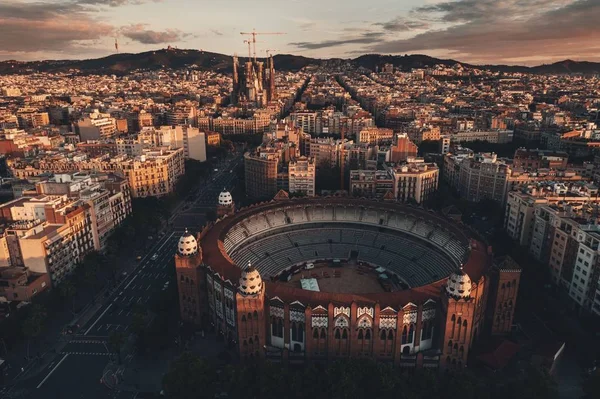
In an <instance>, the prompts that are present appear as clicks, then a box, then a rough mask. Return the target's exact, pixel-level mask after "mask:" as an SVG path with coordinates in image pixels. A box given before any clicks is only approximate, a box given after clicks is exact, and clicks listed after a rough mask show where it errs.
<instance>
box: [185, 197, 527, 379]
mask: <svg viewBox="0 0 600 399" xmlns="http://www.w3.org/2000/svg"><path fill="white" fill-rule="evenodd" d="M222 198H224V199H226V200H222ZM230 198H231V197H230V195H229V194H228V193H222V194H221V195H220V197H219V205H218V214H219V215H221V216H222V217H221V218H220V219H219V220H218V221H217V222H216V223H214V224H211V225H209V226H207V227H206V228H204V229H203V231H201V232H199V233H198V234H197V235H194V234H191V233H189V232H186V234H184V236H182V237H181V239H180V241H179V246H178V251H177V254H176V255H175V264H176V270H177V280H178V290H179V300H180V311H181V317H182V319H183V320H186V321H188V322H191V323H193V324H195V325H197V326H198V327H199V328H202V329H214V330H215V331H216V332H217V333H219V334H222V335H223V337H224V339H225V340H227V342H229V343H230V344H231V345H232V346H234V347H235V348H236V349H237V351H238V353H239V356H240V357H241V358H242V359H243V358H248V357H266V358H269V359H274V360H282V361H289V362H304V361H307V360H326V359H332V358H338V357H347V356H356V357H372V358H376V359H380V360H386V361H390V362H394V363H396V364H399V365H401V366H403V367H436V368H437V367H441V368H446V367H456V368H458V367H464V366H466V363H467V359H468V356H469V351H470V349H471V348H472V347H473V345H474V344H475V343H476V342H477V340H478V339H480V338H481V336H482V335H485V336H489V335H490V334H505V333H507V332H508V331H509V330H510V328H511V325H512V319H513V314H514V306H515V303H516V297H517V291H518V285H519V279H520V269H519V268H518V266H517V265H516V264H514V262H500V263H497V264H494V261H493V256H492V251H491V248H488V247H487V246H486V245H485V244H484V243H483V242H481V241H479V240H477V239H475V238H474V237H473V236H472V235H470V234H469V233H468V232H467V230H466V229H464V228H463V227H462V226H460V225H459V224H457V223H456V222H455V221H453V220H450V219H446V218H445V217H443V216H440V215H438V214H436V213H433V212H430V211H427V210H423V209H420V208H415V207H411V206H407V205H402V204H399V203H396V202H385V201H382V202H378V201H372V200H366V199H356V198H347V197H326V198H319V197H316V198H296V199H289V197H288V196H287V195H286V193H285V192H280V193H279V194H278V195H277V196H276V197H275V199H274V200H272V201H271V202H267V203H260V204H256V205H253V206H251V207H248V208H243V209H240V210H238V211H234V204H233V202H232V201H230Z"/></svg>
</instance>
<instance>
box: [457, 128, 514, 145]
mask: <svg viewBox="0 0 600 399" xmlns="http://www.w3.org/2000/svg"><path fill="white" fill-rule="evenodd" d="M451 140H452V142H453V143H468V142H471V141H486V142H488V143H494V144H506V143H512V141H513V131H512V130H491V131H480V130H468V131H460V132H457V133H454V134H453V135H452V136H451Z"/></svg>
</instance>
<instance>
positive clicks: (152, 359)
mask: <svg viewBox="0 0 600 399" xmlns="http://www.w3.org/2000/svg"><path fill="white" fill-rule="evenodd" d="M186 350H189V351H191V352H193V353H197V354H199V355H201V356H203V357H209V358H215V359H217V358H218V357H219V355H220V354H221V353H222V352H223V350H224V347H223V342H221V341H219V340H218V339H217V337H216V336H215V335H213V334H207V335H206V336H205V337H204V338H201V337H199V336H198V337H196V339H195V340H194V341H193V342H192V343H191V344H190V347H189V348H188V349H186ZM184 351H185V350H183V349H181V348H179V347H170V348H169V349H167V350H164V351H161V352H154V353H150V354H146V355H143V356H134V355H126V356H125V358H124V359H123V364H121V365H117V364H116V363H111V364H109V365H108V366H107V368H106V369H105V371H104V372H105V375H107V377H108V378H107V380H109V381H107V382H108V384H106V383H105V385H106V386H107V387H109V388H111V389H115V390H119V391H126V392H149V393H158V392H160V391H161V390H162V379H163V376H164V375H165V374H166V373H167V371H168V370H169V364H170V362H171V361H173V360H174V359H176V358H177V357H178V356H179V355H181V353H182V352H184ZM112 382H115V384H114V385H112V384H111V383H112Z"/></svg>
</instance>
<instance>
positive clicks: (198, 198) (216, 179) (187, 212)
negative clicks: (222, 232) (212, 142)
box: [171, 155, 244, 230]
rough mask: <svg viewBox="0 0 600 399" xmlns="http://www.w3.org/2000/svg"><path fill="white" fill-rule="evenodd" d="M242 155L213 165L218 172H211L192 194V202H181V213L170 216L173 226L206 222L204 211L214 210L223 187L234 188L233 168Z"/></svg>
mask: <svg viewBox="0 0 600 399" xmlns="http://www.w3.org/2000/svg"><path fill="white" fill-rule="evenodd" d="M243 162H244V158H243V155H238V156H236V157H235V158H232V159H230V160H227V161H222V162H220V163H219V164H217V165H215V168H216V169H218V172H213V173H212V174H211V176H210V177H208V178H207V179H206V181H205V183H204V184H205V185H204V186H202V187H200V188H199V189H198V190H197V191H196V193H195V194H194V202H193V203H190V202H187V201H186V202H183V203H182V205H181V207H180V208H179V209H178V211H180V212H181V213H179V214H177V215H175V216H173V217H172V218H171V220H172V222H173V226H175V228H186V227H187V228H189V229H190V230H194V229H199V228H201V227H202V226H203V225H204V224H205V223H206V212H207V211H209V210H213V211H214V210H215V208H216V205H217V198H218V197H219V194H220V193H221V191H223V189H227V190H230V191H232V190H233V189H234V188H235V182H236V179H237V174H236V173H235V169H236V168H237V167H238V166H239V165H240V164H243Z"/></svg>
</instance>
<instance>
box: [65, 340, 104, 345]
mask: <svg viewBox="0 0 600 399" xmlns="http://www.w3.org/2000/svg"><path fill="white" fill-rule="evenodd" d="M105 342H106V340H90V339H88V340H78V339H72V340H70V341H69V343H71V344H103V343H105Z"/></svg>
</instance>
